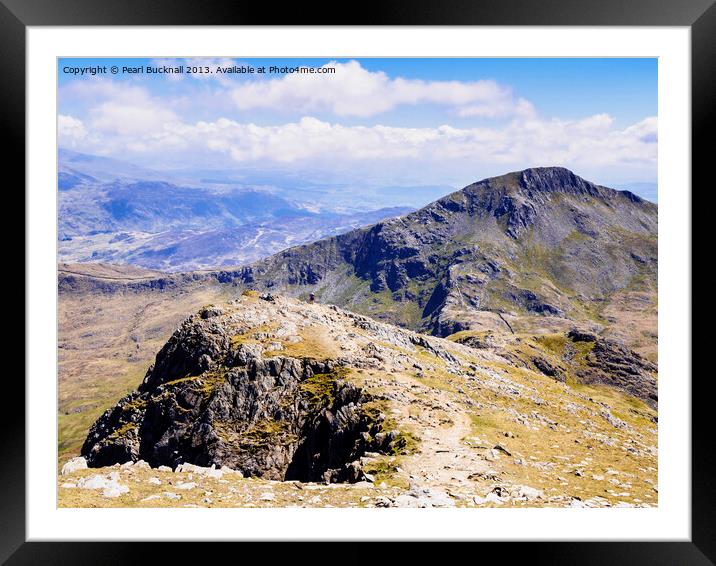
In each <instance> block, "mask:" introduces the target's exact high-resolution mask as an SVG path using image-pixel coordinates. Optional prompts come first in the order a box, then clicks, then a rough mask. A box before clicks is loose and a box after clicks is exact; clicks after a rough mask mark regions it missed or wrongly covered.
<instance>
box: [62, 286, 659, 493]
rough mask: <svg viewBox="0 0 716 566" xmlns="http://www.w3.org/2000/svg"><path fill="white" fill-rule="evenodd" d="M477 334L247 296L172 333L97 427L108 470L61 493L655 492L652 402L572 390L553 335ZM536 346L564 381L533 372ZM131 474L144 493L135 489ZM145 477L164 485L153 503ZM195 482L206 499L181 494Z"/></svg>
mask: <svg viewBox="0 0 716 566" xmlns="http://www.w3.org/2000/svg"><path fill="white" fill-rule="evenodd" d="M472 338H474V340H472V343H471V344H470V345H467V342H470V341H469V340H467V337H466V336H460V335H457V336H456V337H455V338H454V339H453V340H458V339H460V340H461V341H463V342H466V343H464V344H459V343H457V342H456V341H450V340H444V339H440V338H434V337H429V336H425V335H422V334H417V333H415V332H412V331H408V330H404V329H400V328H397V327H394V326H391V325H388V324H384V323H381V322H378V321H375V320H372V319H370V318H368V317H365V316H362V315H358V314H354V313H351V312H348V311H343V310H342V309H339V308H337V307H335V306H328V305H320V304H307V303H303V302H301V301H296V300H295V299H290V298H286V297H281V296H273V295H268V294H265V295H263V296H261V297H259V296H258V294H257V293H252V292H247V293H245V294H244V295H243V296H242V297H240V298H239V299H237V300H235V301H232V302H230V303H227V304H222V305H220V306H209V307H205V308H203V309H202V310H201V311H200V312H199V313H197V314H196V315H193V316H192V317H190V318H189V319H187V320H186V321H185V322H183V323H182V324H181V325H180V327H179V328H178V329H177V331H176V332H175V333H174V335H173V336H172V338H171V339H170V340H169V341H168V342H167V343H166V344H165V346H164V347H163V348H162V349H161V351H160V352H159V354H158V355H157V358H156V361H155V363H154V364H153V366H152V367H150V369H149V371H148V372H147V374H146V376H145V378H144V380H143V382H142V383H141V385H140V387H139V388H138V390H137V391H135V392H133V393H130V394H129V395H127V396H126V397H124V398H123V399H122V400H120V402H119V403H118V404H117V405H116V406H115V407H114V408H112V409H110V410H109V411H107V412H106V413H105V414H104V415H103V416H102V417H101V418H100V419H99V420H98V421H97V422H96V423H95V424H94V425H93V427H92V429H91V430H90V433H89V435H88V437H87V440H86V442H85V445H84V447H83V449H82V454H83V456H84V457H85V458H86V462H87V463H88V464H89V466H90V468H102V467H107V466H110V467H111V468H113V469H114V471H105V470H102V469H100V470H96V471H93V470H92V469H83V466H81V465H80V466H70V469H68V470H67V474H66V475H67V476H68V477H64V476H63V478H62V479H61V482H62V484H67V485H66V486H65V487H62V485H60V487H61V490H60V493H61V500H62V497H65V498H66V500H67V501H68V502H71V503H69V504H71V505H80V506H81V505H83V501H86V500H87V499H86V498H87V497H89V496H88V495H87V494H90V493H94V491H92V489H93V488H88V487H87V485H86V484H87V482H90V483H89V485H91V486H94V485H95V484H96V485H97V486H99V487H97V488H96V489H97V490H99V491H97V493H98V496H97V497H98V498H99V499H92V504H93V505H95V504H103V503H102V501H104V500H105V499H106V500H107V501H108V502H110V501H111V502H117V504H120V503H122V502H124V504H128V502H131V503H129V504H137V505H142V506H145V505H171V504H177V502H178V501H180V500H181V501H183V502H184V503H186V504H191V505H195V504H199V505H214V504H224V505H255V504H259V505H267V506H273V505H296V504H297V505H309V506H314V505H317V506H325V505H333V504H340V505H345V506H418V507H425V506H455V505H457V506H475V505H481V506H482V505H487V506H494V505H540V506H544V505H553V506H572V505H586V506H610V505H632V506H633V505H650V504H653V503H654V502H655V496H656V453H657V452H656V427H655V424H654V421H655V415H656V413H655V411H654V410H653V409H652V408H651V407H650V406H649V405H648V404H646V403H643V402H642V401H640V400H639V399H638V398H637V397H634V396H633V395H628V394H626V393H624V392H623V391H622V390H621V389H619V388H614V387H605V386H604V385H598V384H595V383H591V384H589V383H586V382H583V383H581V384H579V377H578V375H577V371H576V370H577V369H578V368H576V366H574V367H572V366H569V365H568V364H566V363H565V362H564V361H561V362H560V361H558V360H557V359H556V356H555V354H554V352H555V349H554V348H555V347H554V344H552V343H551V342H548V343H547V344H545V343H544V341H543V342H540V341H539V340H534V339H533V337H529V336H517V337H516V338H515V339H514V340H515V342H514V343H512V344H507V347H505V346H506V345H505V343H502V342H500V341H501V340H502V338H501V337H497V339H496V340H493V339H492V338H489V337H486V336H482V337H480V336H473V337H472ZM518 338H519V340H520V342H517V341H516V340H517V339H518ZM562 338H563V339H564V340H566V341H568V342H570V343H571V342H572V341H573V339H574V338H575V337H571V338H570V337H566V336H564V337H562ZM562 338H560V340H561V339H562ZM554 340H556V338H553V341H554ZM491 341H492V343H490V342H491ZM577 342H578V341H577ZM526 344H527V345H529V346H530V347H531V348H530V350H531V354H532V358H526V357H525V356H524V355H523V354H524V350H523V347H525V345H526ZM594 349H596V345H595V346H594V347H593V348H592V351H593V350H594ZM532 350H533V351H532ZM537 355H540V356H541V357H543V358H544V360H545V361H547V362H548V363H550V364H552V365H553V366H554V367H557V366H560V367H558V370H559V371H561V372H563V376H562V377H564V379H561V378H560V375H557V374H556V373H555V375H551V376H550V375H549V373H550V372H549V370H548V369H547V370H546V371H545V368H547V366H546V365H542V367H541V369H540V368H539V367H537V366H536V365H535V363H534V362H533V358H536V357H537ZM560 364H561V365H560ZM627 373H628V372H627ZM648 377H649V376H648V374H647V373H641V374H639V376H638V379H647V378H648ZM634 379H637V378H634ZM575 384H579V386H578V387H577V386H576V385H575ZM138 466H139V467H138ZM196 466H198V468H194V467H196ZM171 470H175V471H174V472H172V471H171ZM192 470H193V471H192ZM197 470H200V471H201V470H214V471H213V472H211V471H209V472H201V473H200V471H199V472H198V471H197ZM98 472H99V473H98ZM611 472H613V473H611ZM112 473H114V474H115V476H112V475H111V474H112ZM116 474H119V475H116ZM123 474H124V475H123ZM127 474H128V476H127ZM187 474H189V475H191V476H192V477H191V478H190V477H188V476H187ZM232 474H233V475H232ZM145 475H146V476H147V478H144V476H145ZM74 476H77V477H82V478H87V479H85V480H83V482H79V481H77V480H72V477H74ZM95 476H96V477H99V478H104V479H95V480H92V478H93V477H95ZM125 476H126V477H125ZM149 476H151V477H149ZM221 476H223V477H221ZM244 476H246V477H251V478H257V479H255V480H249V479H245V478H244ZM132 478H134V479H132ZM172 478H174V479H172ZM179 478H181V481H179ZM192 478H193V479H192ZM197 478H201V480H200V481H199V480H197ZM206 478H208V479H206ZM139 479H141V482H140V483H141V485H142V487H141V489H140V488H139V487H136V488H135V487H134V485H135V484H133V483H132V481H135V480H136V481H139ZM150 479H152V485H153V484H154V483H155V482H156V481H158V482H160V484H161V485H163V486H166V484H167V482H170V485H173V487H172V489H171V490H167V489H165V488H159V487H157V488H156V489H157V490H158V491H157V493H156V497H154V496H153V493H152V494H149V495H147V489H150V488H149V487H148V486H146V485H144V483H143V482H145V481H146V482H149V480H150ZM251 481H253V482H258V483H246V482H251ZM113 482H114V483H113ZM123 482H124V483H123ZM207 482H208V483H207ZM221 482H225V483H221ZM226 482H228V483H226ZM306 482H308V483H306ZM316 482H317V483H316ZM335 482H338V483H335ZM80 483H82V485H80ZM115 483H118V484H119V485H124V486H129V487H128V491H127V492H124V491H123V490H121V489H119V491H117V488H116V486H115ZM192 483H193V484H194V485H193V486H191V485H190V487H185V488H181V489H186V490H187V491H186V492H184V491H182V492H181V493H178V492H177V491H176V489H179V487H178V486H179V485H180V484H181V485H185V484H192ZM209 484H210V485H209ZM157 485H159V484H157ZM294 485H297V486H300V485H306V486H311V485H315V486H316V487H315V489H317V490H320V492H321V495H320V497H319V496H318V495H317V496H316V497H318V500H315V499H313V498H306V497H305V495H306V493H305V491H304V490H303V489H299V488H298V487H291V486H294ZM330 485H344V486H350V485H354V486H355V487H354V488H351V487H341V488H340V490H339V491H336V490H335V489H329V488H328V486H330ZM321 486H323V487H321ZM82 487H84V489H78V488H82ZM229 488H231V489H232V490H233V491H231V490H229ZM103 489H108V490H109V493H111V497H110V496H108V497H106V498H105V497H103V496H102V495H101V493H102V492H101V490H103ZM196 490H204V491H209V492H211V493H213V494H214V497H212V496H207V497H206V499H208V500H209V503H207V502H206V501H203V500H201V498H199V499H197V498H196V497H193V496H192V497H191V498H189V499H187V498H188V496H189V495H190V494H193V493H194V492H195V491H196ZM227 490H229V491H227ZM164 491H167V493H173V494H175V495H179V498H178V499H174V498H169V497H168V496H166V497H165V495H163V494H164ZM202 492H203V491H202ZM219 493H221V494H222V495H221V497H218V494H219ZM139 494H141V495H142V498H141V501H140V500H138V499H137V496H138V495H139ZM264 495H266V498H264V497H263V496H264ZM145 496H146V497H151V498H150V499H145ZM269 496H270V497H269ZM93 497H94V496H93ZM299 497H300V499H299ZM182 498H183V499H182ZM189 501H190V503H189ZM184 503H182V504H184ZM111 504H112V505H114V504H115V503H111Z"/></svg>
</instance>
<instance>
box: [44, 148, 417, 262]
mask: <svg viewBox="0 0 716 566" xmlns="http://www.w3.org/2000/svg"><path fill="white" fill-rule="evenodd" d="M58 191H59V218H58V226H59V229H58V238H59V259H60V261H71V262H87V261H92V262H97V261H102V262H110V263H129V264H134V265H138V266H142V267H146V268H152V269H162V270H165V271H181V270H183V271H186V270H192V269H202V268H215V267H221V266H232V265H239V264H243V263H247V262H250V261H254V260H257V259H259V258H262V257H265V256H267V255H270V254H272V253H275V252H277V251H279V250H281V249H284V248H286V247H289V246H291V245H296V244H300V243H304V242H310V241H314V240H317V239H320V238H324V237H326V236H331V235H336V234H340V233H342V232H346V231H349V230H351V229H353V228H357V227H359V226H364V225H366V224H372V223H374V222H377V221H379V220H383V219H385V218H387V217H390V216H396V215H401V214H405V213H406V212H409V211H410V210H412V209H411V208H409V207H385V208H379V209H377V210H360V209H359V208H358V207H356V208H354V209H345V208H342V209H340V210H332V209H331V208H330V207H327V206H326V205H325V203H324V202H323V201H316V200H313V199H311V198H310V195H305V196H306V200H305V201H301V200H296V199H289V198H285V197H284V196H281V195H280V194H279V192H278V191H275V190H269V189H266V188H265V187H259V188H251V187H247V186H245V185H240V186H235V185H233V184H230V183H221V184H212V183H206V182H204V183H202V182H198V184H196V185H194V184H192V179H191V178H186V177H182V176H181V175H179V174H176V173H163V172H157V171H151V170H148V169H143V168H140V167H136V166H134V165H131V164H128V163H123V162H121V161H117V160H114V159H109V158H104V157H97V156H89V155H83V154H79V153H75V152H71V151H68V150H61V151H60V153H59V173H58Z"/></svg>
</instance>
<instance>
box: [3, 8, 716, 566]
mask: <svg viewBox="0 0 716 566" xmlns="http://www.w3.org/2000/svg"><path fill="white" fill-rule="evenodd" d="M278 6H280V7H278ZM277 7H278V8H277ZM334 8H335V9H332V8H330V7H329V8H325V7H323V6H321V5H319V4H313V5H312V4H309V3H296V4H286V3H280V4H276V5H273V6H272V5H269V4H267V3H266V4H263V5H257V4H256V3H238V2H235V1H228V0H215V1H211V2H198V1H192V0H154V1H143V0H124V1H122V2H118V1H114V2H112V1H109V0H63V1H58V0H55V1H53V0H0V73H2V81H1V82H0V85H1V86H0V97H1V100H2V106H1V113H2V122H1V123H2V125H3V128H2V131H3V134H4V137H5V140H6V142H7V145H6V149H5V150H4V160H6V163H5V168H4V170H5V171H6V173H7V174H11V173H12V174H13V175H15V178H16V183H15V184H14V187H13V189H12V190H15V191H17V188H16V187H20V186H24V183H25V175H24V168H21V167H20V166H19V164H21V163H25V155H24V149H25V94H26V93H25V88H26V87H25V51H26V47H25V33H26V28H27V27H28V26H81V25H99V26H104V25H107V26H109V25H227V24H231V25H262V24H272V25H285V24H311V25H316V24H326V25H345V24H351V25H461V26H466V25H469V26H481V25H482V26H485V25H503V26H521V25H558V26H600V25H610V26H686V27H689V28H690V29H691V56H692V62H691V68H692V179H693V181H692V183H693V185H698V186H700V187H701V186H703V188H704V190H706V187H708V186H709V184H713V181H712V178H713V175H712V174H711V171H710V170H711V161H712V160H713V157H712V155H711V154H712V150H710V147H711V146H712V143H713V142H712V141H711V140H712V137H713V136H712V132H714V131H716V128H715V127H714V126H715V124H714V118H713V105H714V104H713V103H714V101H716V95H715V93H716V78H715V76H716V73H715V72H714V71H715V70H716V43H715V42H714V37H716V5H714V0H680V1H671V2H668V1H667V0H601V1H597V0H591V1H590V0H541V1H535V0H487V1H464V0H463V1H460V0H450V1H446V0H442V1H441V2H431V1H430V0H412V1H384V2H381V3H375V4H371V3H366V2H362V3H359V4H356V5H355V9H354V10H347V9H342V10H338V9H337V7H334ZM343 8H345V6H344V7H343ZM339 14H342V15H339ZM349 17H350V21H349V20H348V18H349ZM710 141H711V143H709V142H710ZM661 158H662V159H665V158H668V156H661ZM709 181H710V183H709ZM689 190H690V189H689ZM691 194H692V196H693V191H692V192H691ZM703 208H704V207H702V208H701V210H702V212H701V214H702V215H703V214H708V211H704V210H703ZM695 220H696V219H694V218H693V216H692V226H698V223H697V222H695ZM692 237H693V236H692ZM26 284H27V282H26ZM694 291H696V289H695V288H692V293H693V292H694ZM703 296H706V295H703ZM18 314H19V313H18ZM27 339H28V340H29V339H32V337H31V336H28V337H27ZM15 341H17V339H16V338H15ZM692 351H693V346H692ZM684 355H685V356H690V352H684ZM17 375H19V372H18V374H17ZM683 377H684V383H685V384H687V383H688V378H689V377H690V376H683ZM709 377H710V375H709V374H708V373H706V374H702V375H699V374H696V373H694V378H693V379H692V380H691V387H692V435H693V436H692V451H691V453H692V462H691V470H692V485H691V488H692V489H691V493H692V500H691V509H692V516H691V528H692V537H691V540H690V541H689V542H667V541H664V542H614V543H608V542H584V543H578V542H568V543H567V542H544V543H519V544H512V545H511V547H512V548H510V549H509V554H506V555H505V556H509V558H510V559H511V560H518V559H519V558H520V557H523V556H524V557H525V558H529V560H530V562H531V563H549V564H606V563H613V564H624V563H629V564H650V565H657V564H713V563H714V562H715V561H716V528H715V524H714V512H713V509H714V505H715V504H716V497H715V495H716V481H713V480H714V477H715V473H714V472H715V470H716V466H715V465H714V464H715V460H716V450H714V442H713V439H712V438H711V431H712V430H713V427H712V422H711V414H712V410H711V407H710V406H709V405H710V404H711V403H712V400H711V396H710V395H708V385H709V381H710V379H709ZM3 397H4V398H5V399H14V400H17V402H13V403H3V410H2V411H0V413H1V416H0V418H2V428H1V429H0V430H1V431H2V432H1V434H2V444H1V446H2V460H1V465H0V492H1V496H0V513H1V514H2V520H1V521H0V560H2V561H6V563H7V564H104V563H112V564H123V563H132V564H136V563H143V562H144V561H145V560H148V559H150V558H151V557H152V555H153V554H154V551H158V553H157V554H156V556H161V559H162V561H164V562H167V563H172V562H177V563H184V562H188V561H190V560H194V559H196V560H203V561H206V557H207V555H206V550H205V549H204V550H202V549H201V548H200V547H201V546H202V545H199V544H174V543H171V544H169V543H160V544H158V545H153V544H152V543H132V542H126V543H70V542H47V543H39V542H26V541H25V519H26V515H25V418H24V406H25V405H24V403H20V402H19V400H20V399H25V389H24V384H23V382H22V381H21V380H19V379H14V380H9V379H5V380H4V383H3ZM585 534H586V533H585ZM77 536H78V538H81V533H77ZM347 537H349V533H347ZM491 544H492V546H491V547H490V550H492V549H493V548H494V546H495V544H500V545H503V544H508V543H491ZM150 547H151V548H150ZM204 548H205V547H204ZM497 550H499V551H500V553H502V552H503V551H504V550H505V549H503V548H500V549H497ZM382 552H386V553H387V554H385V558H386V559H389V554H390V552H391V551H389V550H386V551H382ZM234 556H236V559H238V556H239V555H234ZM346 556H347V555H346Z"/></svg>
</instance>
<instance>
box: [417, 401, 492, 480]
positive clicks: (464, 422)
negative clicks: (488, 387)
mask: <svg viewBox="0 0 716 566" xmlns="http://www.w3.org/2000/svg"><path fill="white" fill-rule="evenodd" d="M444 412H445V413H446V414H447V415H448V418H449V421H451V422H446V421H447V419H444V418H443V419H442V421H443V422H442V424H441V423H440V422H439V421H438V420H437V419H435V418H434V417H432V416H431V417H430V421H431V423H430V425H432V426H427V427H426V428H425V429H424V430H423V431H422V433H421V440H422V442H421V444H420V454H416V455H415V456H414V457H412V458H410V459H409V460H408V459H406V462H405V468H406V471H407V472H408V473H409V474H410V475H411V476H413V481H415V483H416V484H422V483H426V484H427V483H429V484H430V486H431V487H439V488H442V489H444V490H446V491H449V490H451V489H455V488H457V487H459V486H465V485H469V484H471V483H472V482H471V480H469V479H468V476H470V475H471V474H474V473H476V472H484V471H486V470H487V469H488V467H489V465H488V464H489V463H488V462H486V461H485V460H483V459H482V458H481V457H480V456H479V454H478V453H477V452H476V451H475V449H474V448H471V447H470V446H468V445H466V444H465V442H464V440H463V439H464V438H465V437H468V436H470V434H471V426H470V419H469V417H468V416H467V415H466V414H464V413H462V412H459V411H454V410H449V409H447V410H445V411H444Z"/></svg>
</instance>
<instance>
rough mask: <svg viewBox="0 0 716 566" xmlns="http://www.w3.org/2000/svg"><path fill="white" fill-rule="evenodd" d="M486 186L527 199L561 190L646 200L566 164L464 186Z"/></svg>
mask: <svg viewBox="0 0 716 566" xmlns="http://www.w3.org/2000/svg"><path fill="white" fill-rule="evenodd" d="M485 188H487V189H489V190H490V191H495V190H496V191H499V192H503V193H505V194H522V195H523V196H525V197H527V198H529V199H530V200H531V199H532V198H534V197H535V196H537V195H539V194H554V193H563V194H571V195H583V196H592V197H597V198H600V199H603V200H610V199H613V198H619V197H623V198H626V199H628V200H630V201H632V202H636V203H646V202H647V201H645V200H644V199H642V198H641V197H639V196H637V195H635V194H634V193H631V192H629V191H618V190H616V189H611V188H608V187H604V186H601V185H597V184H595V183H592V182H591V181H587V180H586V179H583V178H582V177H580V176H579V175H577V174H576V173H574V172H573V171H570V170H569V169H567V168H566V167H555V166H553V167H530V168H528V169H523V170H521V171H513V172H511V173H506V174H504V175H499V176H497V177H489V178H487V179H483V180H481V181H478V182H476V183H473V184H472V185H469V186H467V187H465V189H463V190H464V191H465V190H466V191H468V192H469V191H470V190H475V189H483V190H484V189H485Z"/></svg>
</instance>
